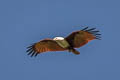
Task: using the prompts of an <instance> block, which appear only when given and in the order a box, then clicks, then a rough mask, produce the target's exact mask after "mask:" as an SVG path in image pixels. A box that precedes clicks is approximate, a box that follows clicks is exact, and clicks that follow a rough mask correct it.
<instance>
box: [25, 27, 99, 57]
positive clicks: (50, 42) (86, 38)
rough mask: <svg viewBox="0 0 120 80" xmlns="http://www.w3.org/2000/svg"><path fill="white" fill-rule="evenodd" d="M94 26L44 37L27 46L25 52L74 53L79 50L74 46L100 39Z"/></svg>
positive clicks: (32, 53)
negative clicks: (52, 36) (63, 34)
mask: <svg viewBox="0 0 120 80" xmlns="http://www.w3.org/2000/svg"><path fill="white" fill-rule="evenodd" d="M99 32H100V31H99V30H96V28H89V27H85V28H83V29H81V30H78V31H74V32H72V33H71V34H69V35H68V36H67V37H65V38H64V37H55V38H53V39H52V38H45V39H43V40H40V41H39V42H36V43H34V44H32V45H30V46H28V47H27V51H26V52H27V53H28V55H30V56H31V57H33V56H35V57H36V56H37V55H38V54H41V53H45V52H50V51H68V52H72V53H74V54H76V55H79V54H80V52H79V51H77V50H76V48H80V47H82V46H84V45H85V44H87V43H88V42H90V41H92V40H95V39H97V40H101V36H100V35H101V34H100V33H99Z"/></svg>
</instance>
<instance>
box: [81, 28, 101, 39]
mask: <svg viewBox="0 0 120 80" xmlns="http://www.w3.org/2000/svg"><path fill="white" fill-rule="evenodd" d="M82 31H86V32H89V33H91V34H93V35H94V36H95V39H98V40H101V37H100V35H101V34H100V33H99V32H100V31H99V30H96V28H91V29H88V27H85V28H84V29H82Z"/></svg>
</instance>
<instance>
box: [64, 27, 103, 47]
mask: <svg viewBox="0 0 120 80" xmlns="http://www.w3.org/2000/svg"><path fill="white" fill-rule="evenodd" d="M95 29H96V28H91V29H88V27H86V28H84V29H82V30H80V31H75V32H73V33H71V34H70V35H69V36H67V37H66V38H65V39H66V40H67V41H68V42H69V44H71V46H72V47H74V48H79V47H81V46H83V45H85V44H86V43H88V42H89V41H91V40H94V39H98V40H100V38H101V37H100V35H101V34H99V33H98V32H99V31H98V30H95Z"/></svg>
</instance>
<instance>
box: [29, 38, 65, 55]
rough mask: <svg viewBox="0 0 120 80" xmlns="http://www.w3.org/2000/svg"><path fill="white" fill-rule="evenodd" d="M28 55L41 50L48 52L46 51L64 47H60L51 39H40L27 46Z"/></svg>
mask: <svg viewBox="0 0 120 80" xmlns="http://www.w3.org/2000/svg"><path fill="white" fill-rule="evenodd" d="M27 48H28V50H27V52H28V55H31V57H32V56H37V55H38V54H40V53H42V52H48V51H64V50H66V49H64V48H62V47H61V46H59V45H58V44H57V42H56V41H54V40H52V39H44V40H41V41H40V42H38V43H35V44H33V45H31V46H29V47H27Z"/></svg>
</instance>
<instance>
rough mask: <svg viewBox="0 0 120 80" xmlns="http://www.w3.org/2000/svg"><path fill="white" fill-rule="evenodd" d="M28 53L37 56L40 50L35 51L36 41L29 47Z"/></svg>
mask: <svg viewBox="0 0 120 80" xmlns="http://www.w3.org/2000/svg"><path fill="white" fill-rule="evenodd" d="M26 52H27V53H28V55H30V56H31V57H33V56H34V57H36V56H37V55H38V52H36V51H35V43H34V44H32V45H31V46H28V47H27V51H26Z"/></svg>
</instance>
